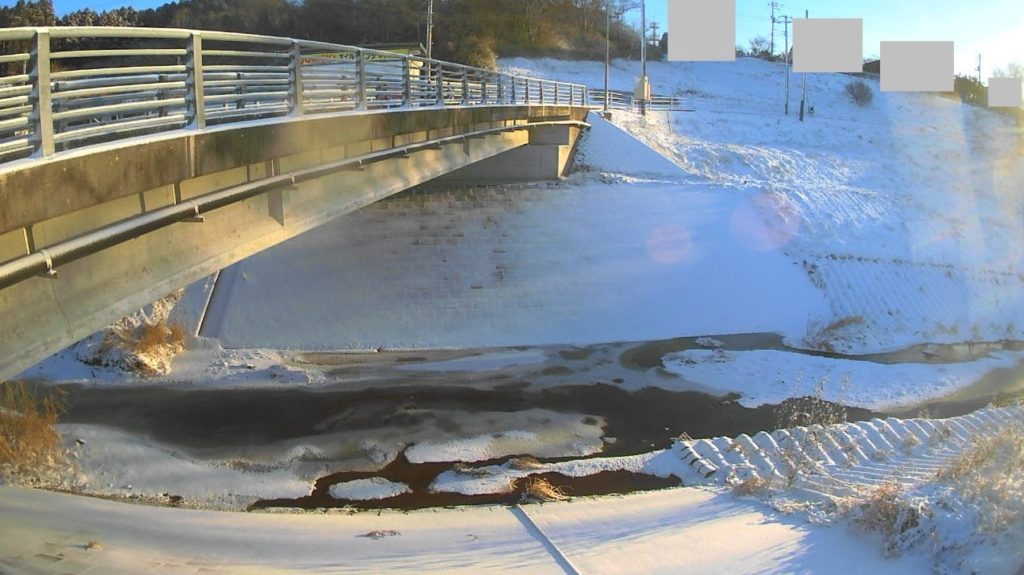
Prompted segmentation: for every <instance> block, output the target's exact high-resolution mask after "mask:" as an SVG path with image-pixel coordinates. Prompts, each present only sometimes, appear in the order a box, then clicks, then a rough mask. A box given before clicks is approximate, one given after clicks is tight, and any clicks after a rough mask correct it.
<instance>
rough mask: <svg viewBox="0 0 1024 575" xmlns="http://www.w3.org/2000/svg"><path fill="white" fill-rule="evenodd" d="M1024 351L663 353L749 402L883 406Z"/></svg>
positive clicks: (698, 379) (1009, 362) (670, 363)
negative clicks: (886, 355)
mask: <svg viewBox="0 0 1024 575" xmlns="http://www.w3.org/2000/svg"><path fill="white" fill-rule="evenodd" d="M1021 360H1024V353H1020V352H997V353H993V354H992V355H991V357H985V358H982V359H977V360H975V361H970V362H964V363H891V364H884V363H877V362H873V361H863V360H853V359H833V358H828V357H820V356H814V355H807V354H803V353H796V352H787V351H776V350H753V351H726V350H723V349H710V350H709V349H691V350H685V351H681V352H674V353H670V354H668V355H666V356H664V357H663V358H662V362H663V363H664V365H665V369H667V370H668V371H671V372H673V373H675V374H678V375H680V376H681V377H683V378H684V379H686V380H688V381H691V382H693V383H697V384H699V385H702V386H705V387H707V388H709V389H712V390H717V391H719V392H721V393H723V394H725V393H738V394H740V396H741V397H740V400H739V402H740V403H741V404H743V405H746V406H748V407H756V406H758V405H761V404H764V403H772V404H774V403H780V402H782V401H784V400H785V399H787V398H790V397H801V396H820V397H821V398H822V399H826V400H828V401H834V402H838V403H842V404H844V405H851V406H858V407H865V408H868V409H874V410H885V409H889V408H893V407H896V406H903V405H910V404H915V403H922V402H925V401H927V400H929V399H935V398H938V397H942V396H944V395H948V394H950V393H952V392H954V391H958V390H960V389H963V388H965V387H967V386H969V385H971V384H972V383H975V382H976V381H978V380H979V379H981V378H982V377H983V376H984V375H985V374H986V373H988V372H990V371H991V370H993V369H997V368H1007V367H1013V366H1014V365H1017V363H1019V362H1020V361H1021Z"/></svg>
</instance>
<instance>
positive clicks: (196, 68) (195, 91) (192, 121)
mask: <svg viewBox="0 0 1024 575" xmlns="http://www.w3.org/2000/svg"><path fill="white" fill-rule="evenodd" d="M185 50H186V59H185V89H186V91H187V95H186V100H187V104H186V108H187V111H186V114H187V116H186V119H187V120H188V126H189V127H190V128H193V129H197V130H201V129H203V128H205V127H206V102H205V99H204V98H203V36H202V34H200V33H199V32H192V33H191V34H190V35H189V42H188V46H187V47H186V48H185Z"/></svg>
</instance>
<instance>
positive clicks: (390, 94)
mask: <svg viewBox="0 0 1024 575" xmlns="http://www.w3.org/2000/svg"><path fill="white" fill-rule="evenodd" d="M0 46H2V47H3V50H4V51H3V52H0V73H2V75H0V162H4V161H8V160H11V159H15V158H20V157H26V156H32V155H35V156H43V157H45V156H51V155H53V154H54V153H56V152H57V151H60V150H67V149H72V148H77V147H81V146H84V145H88V144H92V143H97V142H104V141H110V140H116V139H121V138H125V137H130V136H136V135H142V134H149V133H156V132H163V131H169V130H178V129H183V128H187V129H202V128H205V127H206V126H208V125H214V124H224V123H229V122H242V121H250V120H259V119H264V118H268V117H275V116H301V115H304V114H320V113H331V112H340V111H368V110H387V109H392V108H417V107H430V106H474V105H517V104H556V105H557V104H562V105H573V106H585V105H587V96H588V94H587V90H586V87H585V86H582V85H579V84H567V83H562V82H553V81H550V80H541V79H536V78H527V77H522V76H514V75H509V74H502V73H498V72H493V71H490V70H484V69H480V68H473V67H470V66H463V65H460V64H453V63H450V62H442V61H440V60H433V59H429V58H422V57H418V56H407V55H403V54H397V53H394V52H385V51H380V50H371V49H366V48H359V47H355V46H344V45H339V44H330V43H325V42H314V41H307V40H296V39H292V38H280V37H273V36H257V35H252V34H236V33H229V32H211V31H199V30H184V29H164V28H119V27H78V26H69V27H51V28H8V29H0Z"/></svg>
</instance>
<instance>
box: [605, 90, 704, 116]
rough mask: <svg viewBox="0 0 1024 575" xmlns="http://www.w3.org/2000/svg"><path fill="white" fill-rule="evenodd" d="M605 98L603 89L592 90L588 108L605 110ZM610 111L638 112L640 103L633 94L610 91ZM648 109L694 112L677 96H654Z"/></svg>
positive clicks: (648, 102)
mask: <svg viewBox="0 0 1024 575" xmlns="http://www.w3.org/2000/svg"><path fill="white" fill-rule="evenodd" d="M604 96H605V92H604V89H603V88H590V89H588V91H587V102H588V106H589V107H590V108H592V109H595V110H603V109H604ZM608 109H610V110H629V111H633V112H635V111H638V110H639V109H640V102H639V101H638V100H636V99H635V98H634V97H633V94H631V93H629V92H623V91H621V90H609V91H608ZM647 109H648V110H651V111H661V112H665V111H667V112H692V111H693V109H691V108H687V107H686V106H685V101H684V100H683V99H682V98H677V97H675V96H655V95H652V96H651V99H650V100H648V101H647Z"/></svg>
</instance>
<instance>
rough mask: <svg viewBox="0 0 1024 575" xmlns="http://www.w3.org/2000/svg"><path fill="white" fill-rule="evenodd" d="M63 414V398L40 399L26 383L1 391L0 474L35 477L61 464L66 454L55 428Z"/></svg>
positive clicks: (7, 384)
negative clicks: (0, 471) (1, 472)
mask: <svg viewBox="0 0 1024 575" xmlns="http://www.w3.org/2000/svg"><path fill="white" fill-rule="evenodd" d="M63 413H64V402H63V399H62V398H61V396H60V395H58V394H50V395H46V396H40V395H39V394H38V393H36V391H35V390H33V389H32V388H30V387H29V386H28V385H26V384H25V383H23V382H10V383H5V384H2V391H0V470H2V471H3V472H4V473H5V474H8V475H12V476H29V477H31V476H34V475H37V474H40V473H42V472H44V471H46V470H49V469H51V468H53V467H54V466H56V465H57V464H59V463H61V462H62V461H63V459H64V452H63V449H62V448H61V445H60V434H59V433H57V429H56V428H55V427H54V426H55V425H56V424H57V421H58V420H59V419H60V416H61V415H62V414H63Z"/></svg>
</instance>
